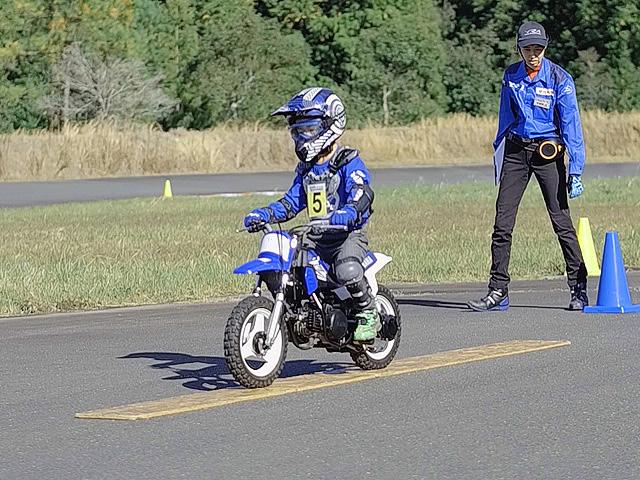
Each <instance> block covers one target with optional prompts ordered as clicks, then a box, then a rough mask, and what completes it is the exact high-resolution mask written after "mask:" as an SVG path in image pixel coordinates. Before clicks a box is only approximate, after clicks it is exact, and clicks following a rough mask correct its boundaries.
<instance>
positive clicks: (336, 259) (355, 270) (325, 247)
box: [307, 230, 375, 310]
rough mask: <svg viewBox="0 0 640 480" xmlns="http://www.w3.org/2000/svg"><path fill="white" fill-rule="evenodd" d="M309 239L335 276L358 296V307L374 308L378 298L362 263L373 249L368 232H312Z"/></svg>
mask: <svg viewBox="0 0 640 480" xmlns="http://www.w3.org/2000/svg"><path fill="white" fill-rule="evenodd" d="M307 240H308V242H309V246H311V247H313V248H314V249H315V251H316V252H317V253H318V255H319V256H320V258H322V259H323V260H324V261H325V262H327V263H328V264H329V265H330V267H331V274H332V275H333V277H334V279H335V280H336V281H337V282H338V283H339V284H340V285H344V286H345V287H347V290H349V292H350V293H351V295H352V296H353V298H354V299H355V307H356V309H357V310H366V309H370V308H373V307H374V306H375V303H374V299H373V296H372V295H371V291H370V289H369V284H368V282H367V280H366V278H365V277H364V268H363V266H362V261H363V260H364V257H365V256H366V255H367V252H368V251H369V242H368V240H367V236H366V234H365V233H364V231H362V230H356V231H353V232H325V233H323V234H321V235H319V236H314V235H310V236H309V237H308V238H307Z"/></svg>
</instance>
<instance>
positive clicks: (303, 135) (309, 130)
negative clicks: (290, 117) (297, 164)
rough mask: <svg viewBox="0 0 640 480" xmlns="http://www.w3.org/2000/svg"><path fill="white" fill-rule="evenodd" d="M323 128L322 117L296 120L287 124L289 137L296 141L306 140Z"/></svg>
mask: <svg viewBox="0 0 640 480" xmlns="http://www.w3.org/2000/svg"><path fill="white" fill-rule="evenodd" d="M323 130H324V125H323V122H322V119H320V118H308V119H304V120H297V121H294V122H292V123H291V124H290V125H289V132H290V133H291V137H292V138H293V139H294V140H296V141H302V142H308V141H310V140H313V139H314V138H316V137H317V136H318V135H320V133H322V131H323Z"/></svg>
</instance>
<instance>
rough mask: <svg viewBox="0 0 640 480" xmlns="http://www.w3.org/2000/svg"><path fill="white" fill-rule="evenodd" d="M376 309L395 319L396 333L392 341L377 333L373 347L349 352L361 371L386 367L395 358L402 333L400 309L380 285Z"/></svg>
mask: <svg viewBox="0 0 640 480" xmlns="http://www.w3.org/2000/svg"><path fill="white" fill-rule="evenodd" d="M376 308H377V309H378V311H379V312H380V313H385V314H387V315H390V316H395V317H396V322H397V325H398V331H397V332H396V335H395V337H394V338H393V339H392V340H385V339H383V338H381V336H380V334H381V332H378V336H377V337H376V338H375V340H374V343H373V345H363V350H362V351H359V352H350V355H351V359H352V360H353V361H354V363H355V364H356V365H357V366H358V367H360V368H362V369H363V370H379V369H381V368H385V367H387V366H388V365H389V364H390V363H391V360H393V358H394V357H395V356H396V352H397V351H398V347H399V346H400V334H401V333H402V322H401V320H400V307H398V302H396V299H395V297H394V296H393V293H391V291H390V290H389V289H388V288H386V287H384V286H382V285H380V286H379V288H378V294H377V295H376Z"/></svg>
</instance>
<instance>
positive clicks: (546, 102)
mask: <svg viewBox="0 0 640 480" xmlns="http://www.w3.org/2000/svg"><path fill="white" fill-rule="evenodd" d="M533 104H534V105H535V106H536V107H542V108H551V99H549V98H542V97H535V98H534V99H533Z"/></svg>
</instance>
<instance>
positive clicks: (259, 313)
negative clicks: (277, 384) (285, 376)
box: [224, 296, 288, 388]
mask: <svg viewBox="0 0 640 480" xmlns="http://www.w3.org/2000/svg"><path fill="white" fill-rule="evenodd" d="M272 310H273V302H272V301H271V300H269V299H268V298H265V297H253V296H251V297H247V298H245V299H244V300H242V301H241V302H240V303H239V304H238V305H236V307H235V308H234V309H233V311H232V312H231V314H230V315H229V319H228V320H227V326H226V328H225V330H224V358H225V361H226V363H227V367H229V371H230V372H231V375H233V378H234V379H235V380H236V381H237V382H238V383H239V384H240V385H242V386H244V387H246V388H262V387H268V386H269V385H271V384H272V383H273V381H274V380H275V379H276V378H278V376H279V375H280V373H281V372H282V367H283V366H284V361H285V359H286V357H287V342H288V339H287V329H286V327H285V325H284V323H283V322H282V320H280V328H279V332H278V333H277V335H276V339H275V341H274V343H273V345H272V346H271V348H269V349H264V340H265V338H266V331H265V329H266V325H267V323H268V320H269V315H270V314H271V311H272Z"/></svg>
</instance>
